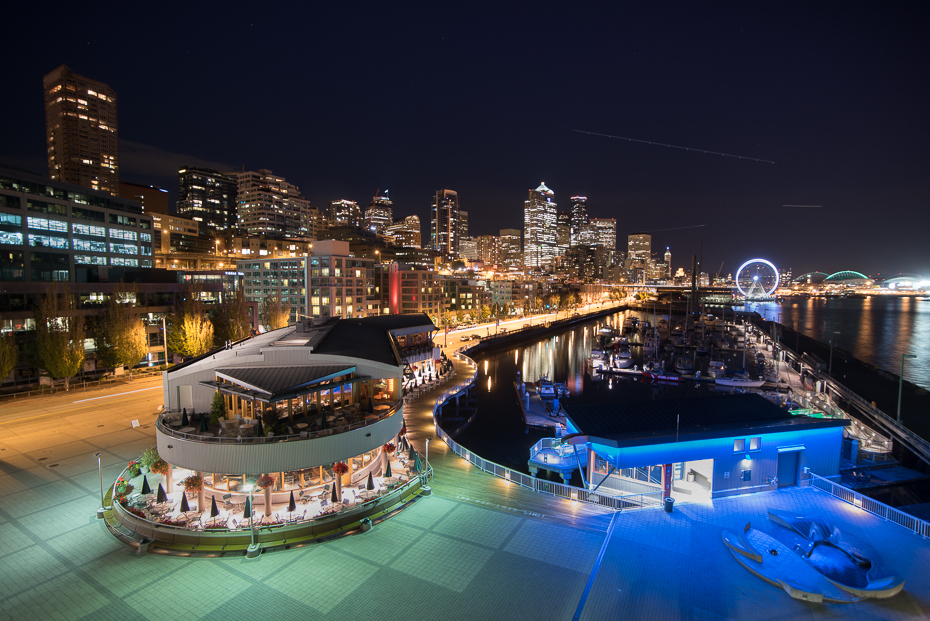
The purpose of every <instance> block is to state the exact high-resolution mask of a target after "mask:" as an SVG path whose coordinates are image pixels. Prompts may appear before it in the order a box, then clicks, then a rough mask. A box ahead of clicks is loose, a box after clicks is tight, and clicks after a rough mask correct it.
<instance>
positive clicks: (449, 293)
mask: <svg viewBox="0 0 930 621" xmlns="http://www.w3.org/2000/svg"><path fill="white" fill-rule="evenodd" d="M440 282H441V283H442V287H443V294H444V295H445V296H446V298H447V299H448V300H449V311H450V312H453V313H455V312H457V311H462V312H465V313H467V314H468V315H469V316H470V317H471V318H472V319H477V318H478V317H479V316H480V314H481V307H482V306H485V305H489V304H491V292H490V291H488V290H487V289H485V288H484V287H483V286H481V284H480V283H479V282H478V281H477V280H470V279H468V278H454V277H451V276H445V277H441V278H440Z"/></svg>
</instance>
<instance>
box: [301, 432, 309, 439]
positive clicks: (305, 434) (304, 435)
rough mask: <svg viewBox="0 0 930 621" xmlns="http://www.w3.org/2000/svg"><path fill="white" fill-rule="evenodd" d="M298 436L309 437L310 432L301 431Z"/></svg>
mask: <svg viewBox="0 0 930 621" xmlns="http://www.w3.org/2000/svg"><path fill="white" fill-rule="evenodd" d="M300 437H301V438H309V437H310V432H309V431H301V432H300Z"/></svg>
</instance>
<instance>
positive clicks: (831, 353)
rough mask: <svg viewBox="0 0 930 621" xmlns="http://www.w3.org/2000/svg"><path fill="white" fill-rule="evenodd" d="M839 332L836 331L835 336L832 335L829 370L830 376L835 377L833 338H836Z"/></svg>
mask: <svg viewBox="0 0 930 621" xmlns="http://www.w3.org/2000/svg"><path fill="white" fill-rule="evenodd" d="M837 334H839V332H834V333H833V336H831V337H830V369H829V370H828V371H827V373H828V374H829V375H830V377H833V340H834V339H835V338H836V335H837Z"/></svg>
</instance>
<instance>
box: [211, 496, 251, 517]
mask: <svg viewBox="0 0 930 621" xmlns="http://www.w3.org/2000/svg"><path fill="white" fill-rule="evenodd" d="M213 502H214V503H216V499H215V498H214V499H213ZM245 518H249V520H251V519H252V499H251V498H250V497H249V496H246V497H245V509H243V510H242V519H243V520H244V519H245ZM250 523H251V522H250Z"/></svg>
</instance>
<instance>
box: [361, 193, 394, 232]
mask: <svg viewBox="0 0 930 621" xmlns="http://www.w3.org/2000/svg"><path fill="white" fill-rule="evenodd" d="M387 194H388V191H387V190H385V191H384V196H374V197H372V199H371V204H370V205H368V209H366V210H365V226H366V227H368V229H369V230H370V231H374V232H375V233H379V234H381V235H384V233H385V232H387V227H389V226H391V224H393V223H394V203H393V202H391V199H390V198H388V195H387Z"/></svg>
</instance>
